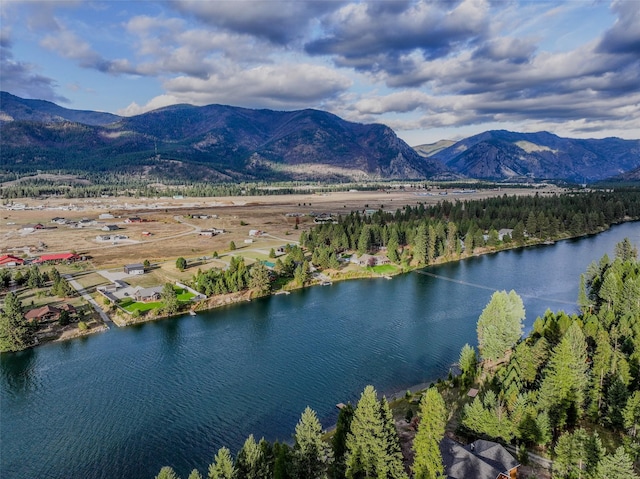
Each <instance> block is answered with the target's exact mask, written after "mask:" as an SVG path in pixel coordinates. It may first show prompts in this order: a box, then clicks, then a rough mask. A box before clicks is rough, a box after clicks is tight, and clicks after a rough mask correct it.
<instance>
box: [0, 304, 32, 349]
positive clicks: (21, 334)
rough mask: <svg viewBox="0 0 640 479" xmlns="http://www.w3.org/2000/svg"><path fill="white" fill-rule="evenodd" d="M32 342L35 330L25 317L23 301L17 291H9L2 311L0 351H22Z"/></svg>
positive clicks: (0, 316) (0, 314)
mask: <svg viewBox="0 0 640 479" xmlns="http://www.w3.org/2000/svg"><path fill="white" fill-rule="evenodd" d="M32 342H33V331H32V329H31V328H30V327H29V325H28V324H27V321H26V320H25V319H24V313H23V310H22V302H21V301H20V299H18V296H17V295H16V294H15V293H8V294H7V295H6V296H5V297H4V311H3V312H1V313H0V352H5V351H20V350H21V349H25V348H26V347H28V346H30V345H31V343H32Z"/></svg>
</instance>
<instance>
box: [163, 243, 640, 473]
mask: <svg viewBox="0 0 640 479" xmlns="http://www.w3.org/2000/svg"><path fill="white" fill-rule="evenodd" d="M577 305H578V306H579V312H578V313H576V314H572V315H570V316H569V315H567V314H566V313H564V312H562V311H560V312H557V313H553V312H551V311H550V310H549V311H547V313H545V315H544V317H539V318H537V319H536V321H535V323H534V325H533V329H532V330H531V332H530V333H529V334H528V335H526V336H523V335H522V328H523V321H524V317H525V310H524V305H523V302H522V299H521V298H520V297H519V296H518V295H517V293H516V292H515V291H510V292H508V293H507V292H506V291H496V292H495V293H494V294H493V296H492V297H491V300H490V301H489V303H488V304H487V305H486V307H485V308H484V310H483V311H482V314H481V315H480V316H479V318H478V322H477V332H478V350H477V351H476V349H475V348H474V347H471V346H469V345H468V344H466V345H464V347H463V348H462V350H461V351H460V360H459V363H458V365H459V370H458V371H456V374H455V375H453V374H452V373H450V374H449V378H448V379H446V380H442V379H438V381H437V382H435V383H431V384H430V385H428V386H427V385H424V384H422V385H418V386H416V387H414V388H412V389H411V390H408V391H407V392H406V393H405V394H404V397H401V398H397V397H396V396H395V395H393V396H392V397H391V400H387V398H386V397H384V396H382V397H380V396H379V394H378V393H377V392H376V390H375V389H374V387H373V386H370V385H369V386H366V387H365V389H364V391H363V392H362V395H361V396H360V399H359V401H358V402H357V403H356V404H355V405H352V404H351V403H348V404H346V405H345V404H340V405H338V407H339V408H340V413H339V416H338V420H337V423H336V425H335V427H333V428H330V429H329V430H326V431H323V430H322V427H321V425H320V422H319V420H318V418H317V416H316V413H315V412H314V411H313V410H311V409H310V408H308V407H307V408H306V409H305V411H304V412H303V413H302V415H301V418H300V421H299V422H298V425H297V426H296V428H295V432H294V434H293V435H292V438H293V441H292V442H284V443H279V442H277V441H276V442H275V443H269V442H268V441H266V440H265V439H264V438H262V439H260V440H259V441H257V440H256V439H255V438H254V437H253V435H250V436H249V438H248V439H247V441H246V442H245V443H244V445H243V446H242V447H241V448H240V450H239V451H238V453H237V455H236V456H235V458H234V456H233V455H232V454H231V451H230V450H229V449H227V448H226V447H222V448H220V449H219V450H218V453H217V454H216V455H215V457H214V460H213V462H212V463H211V465H210V466H209V469H208V472H209V474H208V476H207V477H208V478H213V479H218V478H227V479H244V478H248V477H264V478H273V479H298V478H300V479H302V478H309V477H317V478H320V477H324V478H327V477H330V478H331V479H345V478H348V479H353V478H356V477H362V478H365V477H388V478H394V479H408V478H409V477H419V478H429V477H441V476H443V475H445V476H446V473H447V472H450V469H448V468H449V467H452V465H453V463H450V462H448V461H449V458H447V457H446V454H444V453H443V450H444V449H443V446H442V443H443V441H449V442H447V444H451V443H452V442H451V441H453V443H457V444H459V445H465V444H467V445H468V444H472V443H475V441H477V440H485V441H492V442H495V443H497V444H501V445H504V447H505V448H506V450H507V451H509V453H510V454H511V455H512V456H513V457H514V458H517V460H516V462H515V463H513V462H510V463H511V464H516V465H515V466H510V467H515V469H517V470H518V472H517V474H518V477H526V478H538V479H550V478H554V479H571V478H576V477H583V478H585V479H638V478H640V476H639V475H638V474H637V472H636V471H637V470H638V469H639V468H640V467H639V466H640V463H639V462H638V461H639V460H640V441H639V439H638V435H637V432H638V429H639V428H640V377H638V376H639V372H640V356H638V352H639V351H640V308H639V305H640V262H639V261H638V249H637V246H636V245H634V244H632V243H631V241H630V240H629V239H628V238H625V239H624V240H623V241H621V242H620V243H618V244H617V245H616V246H615V251H614V254H613V256H612V257H610V256H609V255H608V254H605V255H604V256H603V257H602V258H601V259H600V260H599V261H595V260H594V261H593V262H592V263H591V264H590V265H589V266H588V268H587V270H586V271H585V273H584V274H582V275H581V278H580V288H579V297H578V300H577ZM423 386H424V387H423ZM471 451H472V452H473V448H471ZM505 454H507V453H506V452H505ZM502 464H504V463H502ZM467 472H468V471H467ZM505 475H506V473H505ZM188 477H189V479H198V478H202V477H203V476H202V475H201V474H200V472H199V471H198V470H197V469H193V470H192V471H191V473H190V475H189V476H188ZM464 477H469V476H468V475H466V476H464ZM492 477H493V476H492ZM156 479H178V475H177V474H176V472H175V471H174V470H173V469H172V468H171V467H170V466H165V467H163V468H162V469H161V470H160V472H159V474H158V475H157V476H156Z"/></svg>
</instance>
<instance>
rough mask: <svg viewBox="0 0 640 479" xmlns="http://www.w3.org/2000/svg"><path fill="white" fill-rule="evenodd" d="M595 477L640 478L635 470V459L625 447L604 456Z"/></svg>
mask: <svg viewBox="0 0 640 479" xmlns="http://www.w3.org/2000/svg"><path fill="white" fill-rule="evenodd" d="M593 478H594V479H638V478H640V476H638V475H637V474H636V473H635V472H634V470H633V461H632V459H631V458H630V457H629V456H628V455H627V453H626V452H624V447H622V446H620V447H619V448H618V449H616V452H615V454H609V455H607V456H605V457H603V458H602V459H601V460H600V462H599V463H598V467H597V469H596V472H595V474H594V476H593Z"/></svg>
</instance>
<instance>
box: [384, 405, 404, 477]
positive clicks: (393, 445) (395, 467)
mask: <svg viewBox="0 0 640 479" xmlns="http://www.w3.org/2000/svg"><path fill="white" fill-rule="evenodd" d="M380 416H381V417H382V429H383V433H384V435H385V442H386V446H387V451H386V452H387V457H388V461H389V462H388V466H389V471H388V472H387V478H388V479H406V478H407V474H406V473H405V472H404V466H403V458H402V448H401V447H400V438H399V437H398V430H397V429H396V421H395V419H393V413H392V412H391V408H390V407H389V403H388V402H387V398H386V397H384V396H383V397H382V399H381V400H380Z"/></svg>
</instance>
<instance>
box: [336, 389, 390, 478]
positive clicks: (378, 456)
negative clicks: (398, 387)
mask: <svg viewBox="0 0 640 479" xmlns="http://www.w3.org/2000/svg"><path fill="white" fill-rule="evenodd" d="M383 430H384V427H383V424H382V418H381V417H380V403H379V402H378V399H377V398H376V390H375V389H374V388H373V386H367V387H365V388H364V391H363V392H362V395H361V396H360V400H359V401H358V404H357V406H356V409H355V412H354V414H353V419H352V421H351V431H350V432H349V434H348V435H347V454H346V458H345V463H346V473H345V476H346V477H347V479H370V478H371V479H373V478H384V477H386V476H387V471H388V470H389V468H388V458H387V445H386V444H385V442H386V441H384V439H383V438H384V433H383Z"/></svg>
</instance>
